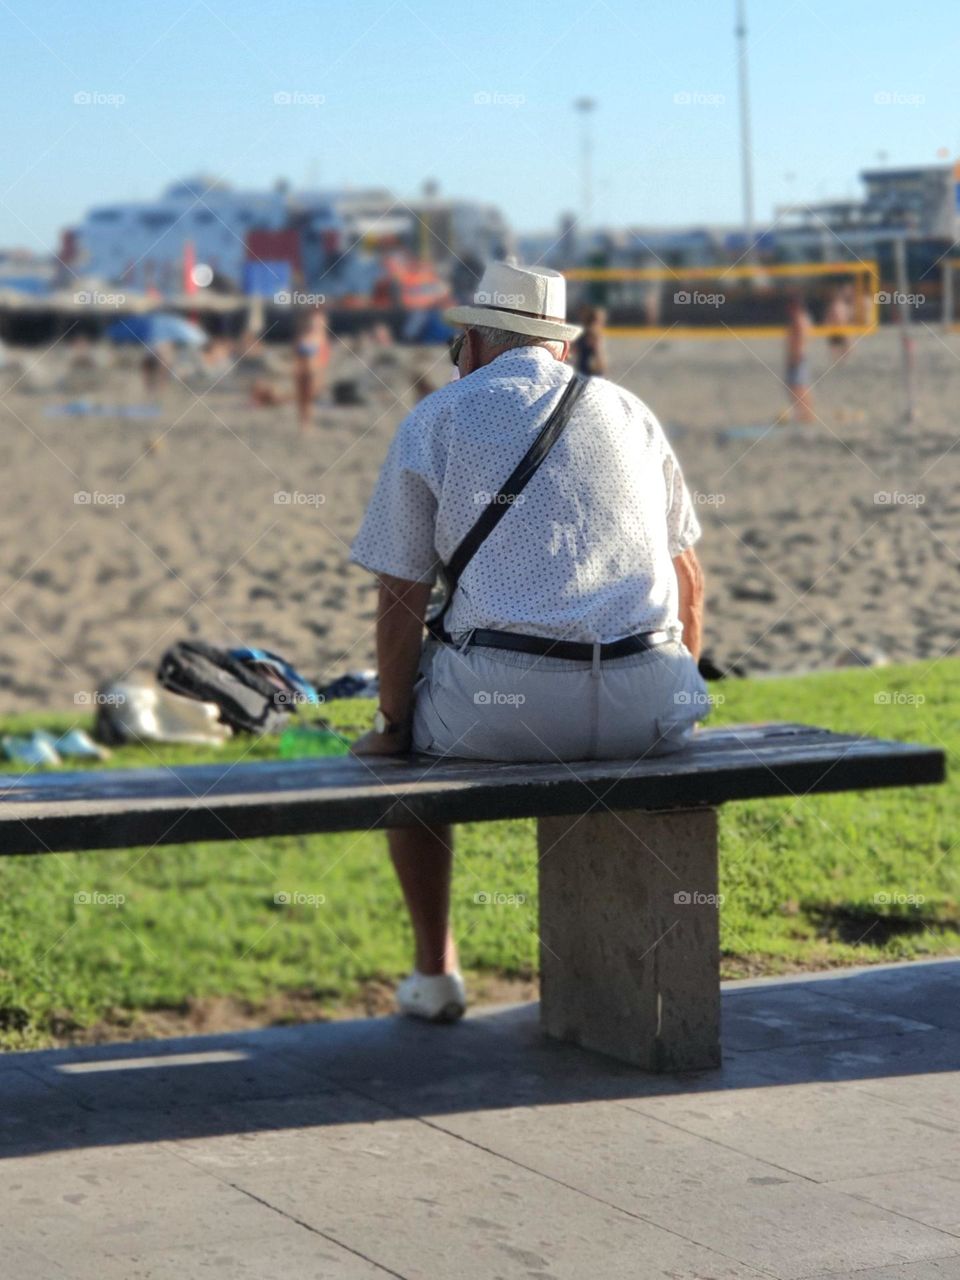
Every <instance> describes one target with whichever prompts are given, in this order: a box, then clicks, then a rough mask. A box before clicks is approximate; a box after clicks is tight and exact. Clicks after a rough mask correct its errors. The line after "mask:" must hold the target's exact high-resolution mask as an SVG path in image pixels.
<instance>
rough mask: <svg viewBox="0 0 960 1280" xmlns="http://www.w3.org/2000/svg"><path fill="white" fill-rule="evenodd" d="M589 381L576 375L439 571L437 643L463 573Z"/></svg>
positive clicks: (430, 625) (433, 622) (430, 624)
mask: <svg viewBox="0 0 960 1280" xmlns="http://www.w3.org/2000/svg"><path fill="white" fill-rule="evenodd" d="M588 381H589V379H588V378H585V377H584V376H583V374H581V373H576V372H575V373H574V374H573V377H572V378H571V379H570V381H569V382H568V383H567V385H566V387H565V388H564V391H563V395H562V396H561V397H560V399H559V400H558V401H557V404H556V407H555V408H554V410H553V412H552V413H551V414H550V416H549V418H547V420H546V422H545V423H544V424H543V426H542V427H541V428H540V430H539V432H538V433H537V437H536V439H535V440H534V441H533V443H532V444H531V446H530V448H529V449H528V450H527V452H526V453H525V454H524V455H523V457H522V458H521V459H520V461H519V462H518V463H517V465H516V467H514V469H513V471H512V472H511V473H510V475H509V477H508V478H507V480H506V481H505V483H504V484H503V485H502V487H501V488H500V489H499V490H498V491H497V493H496V494H494V497H493V499H492V501H491V502H489V503H488V504H487V506H485V507H484V509H483V511H482V512H481V513H480V515H479V517H478V518H477V520H476V522H475V524H474V525H473V527H472V528H471V529H470V530H469V531H468V532H467V533H466V534H465V535H464V537H463V538H462V540H461V541H460V544H459V545H458V547H457V549H456V551H454V553H453V555H452V556H451V557H450V559H449V560H448V561H447V563H446V564H445V565H442V566H441V568H440V577H441V580H442V581H443V584H444V586H445V588H446V596H445V597H444V601H443V604H442V605H441V606H440V608H439V609H438V610H437V612H436V613H435V614H434V615H433V616H432V617H431V618H428V619H427V629H428V630H429V631H430V633H431V634H432V635H434V636H436V638H437V639H438V640H448V639H449V636H448V635H447V632H446V628H445V627H444V626H443V618H444V615H445V614H446V612H447V610H448V609H449V608H450V604H451V602H452V600H453V595H454V592H455V591H456V589H457V584H458V583H459V581H460V578H461V577H462V575H463V571H464V569H466V567H467V565H468V564H469V563H470V561H471V560H472V559H473V557H474V556H475V555H476V554H477V552H478V551H479V549H480V547H481V546H482V544H483V543H484V542H485V541H486V539H487V538H488V537H489V536H490V534H491V533H493V531H494V529H495V528H496V527H497V525H498V524H499V523H500V521H501V520H502V519H503V517H504V516H505V515H506V514H507V512H508V511H509V509H510V508H511V507H512V506H515V505H516V499H517V497H519V495H520V494H521V493H522V492H523V490H524V489H525V488H526V486H527V485H528V484H529V483H530V481H531V480H532V479H533V477H534V475H536V473H537V471H538V469H539V467H540V465H541V464H542V462H543V460H544V459H545V458H546V456H547V454H548V453H549V452H550V450H551V449H552V448H553V446H554V445H555V444H556V442H557V441H558V440H559V439H560V436H561V433H562V432H563V429H564V427H565V426H566V425H567V423H568V422H569V421H570V418H571V417H572V416H573V411H574V409H575V408H576V407H577V401H578V400H579V399H580V397H581V395H583V392H584V389H585V387H586V385H587V382H588Z"/></svg>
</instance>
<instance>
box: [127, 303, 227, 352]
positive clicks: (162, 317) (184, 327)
mask: <svg viewBox="0 0 960 1280" xmlns="http://www.w3.org/2000/svg"><path fill="white" fill-rule="evenodd" d="M107 337H108V338H109V339H110V341H111V342H117V343H124V342H139V343H142V345H143V346H146V347H150V346H155V345H156V344H157V343H160V342H169V343H171V344H172V345H173V346H176V347H204V346H206V344H207V342H208V341H209V338H208V337H207V335H206V333H204V331H203V329H201V328H200V326H199V325H198V324H194V323H193V322H192V321H190V320H184V319H183V317H182V316H175V315H171V314H169V313H168V312H164V311H156V312H153V313H152V314H151V315H146V316H127V317H125V318H124V319H123V320H118V321H117V322H116V323H115V324H112V325H111V326H110V328H109V329H108V330H107Z"/></svg>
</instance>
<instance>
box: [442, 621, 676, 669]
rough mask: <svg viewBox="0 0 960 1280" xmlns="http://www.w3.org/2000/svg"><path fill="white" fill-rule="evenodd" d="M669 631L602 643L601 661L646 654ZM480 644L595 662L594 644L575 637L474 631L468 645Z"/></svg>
mask: <svg viewBox="0 0 960 1280" xmlns="http://www.w3.org/2000/svg"><path fill="white" fill-rule="evenodd" d="M672 639H673V637H672V636H671V634H670V632H669V631H646V632H643V633H642V634H638V635H634V636H624V638H623V639H622V640H611V641H610V643H609V644H601V645H600V659H601V661H603V660H605V659H609V658H625V657H627V656H628V654H631V653H643V652H644V651H645V650H647V649H655V648H656V647H657V645H661V644H667V642H668V641H670V640H672ZM471 645H479V646H480V647H481V648H483V649H512V650H513V651H514V652H515V653H533V654H537V655H538V656H539V657H541V658H566V659H568V660H569V661H570V662H592V661H593V650H594V646H593V645H592V644H581V643H579V642H577V641H574V640H549V639H547V637H546V636H525V635H520V634H519V633H518V632H516V631H484V630H482V629H479V630H475V631H471V632H470V634H469V636H468V637H467V640H466V644H465V646H464V647H465V648H468V647H470V646H471Z"/></svg>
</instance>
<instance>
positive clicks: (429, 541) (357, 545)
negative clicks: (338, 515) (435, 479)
mask: <svg viewBox="0 0 960 1280" xmlns="http://www.w3.org/2000/svg"><path fill="white" fill-rule="evenodd" d="M421 418H422V415H420V414H417V413H416V412H414V413H412V414H410V416H409V417H407V418H405V419H404V420H403V422H401V424H400V426H399V427H398V428H397V433H396V435H395V436H394V437H393V442H392V443H391V445H390V449H389V451H388V453H387V457H386V461H385V462H384V464H383V469H382V470H381V472H380V478H379V479H378V481H377V486H376V488H375V489H374V491H373V497H372V498H371V499H370V504H369V506H368V507H367V511H366V515H365V516H364V518H363V523H362V525H361V526H360V532H359V533H358V534H357V536H356V538H355V539H354V541H353V545H352V547H351V548H350V559H351V560H353V561H355V562H356V563H357V564H361V565H363V567H364V568H365V569H369V570H370V571H371V572H372V573H388V574H390V575H391V576H392V577H395V578H405V579H406V580H407V581H408V582H426V583H432V582H433V581H434V579H435V578H436V576H437V565H438V556H437V552H436V548H435V545H434V535H435V529H436V521H437V499H436V496H435V494H434V491H433V488H432V487H431V484H430V476H429V465H428V452H427V450H425V449H424V448H423V436H424V433H425V432H426V431H428V430H429V427H428V424H427V423H426V422H424V421H421Z"/></svg>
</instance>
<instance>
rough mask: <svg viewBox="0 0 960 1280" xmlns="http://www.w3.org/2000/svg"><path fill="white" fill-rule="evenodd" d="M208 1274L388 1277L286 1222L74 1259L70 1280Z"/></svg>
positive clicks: (338, 1279) (166, 1279)
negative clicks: (242, 1234)
mask: <svg viewBox="0 0 960 1280" xmlns="http://www.w3.org/2000/svg"><path fill="white" fill-rule="evenodd" d="M278 1221H280V1222H284V1219H282V1218H278ZM64 1274H66V1273H64ZM211 1275H220V1276H223V1277H225V1280H278V1278H279V1277H281V1276H282V1277H284V1280H385V1276H386V1275H387V1273H386V1272H384V1271H383V1270H382V1268H380V1267H378V1266H375V1265H374V1264H373V1263H371V1262H368V1261H366V1260H365V1259H364V1258H362V1257H360V1256H359V1255H357V1254H355V1253H351V1252H350V1251H349V1250H348V1249H344V1248H342V1247H341V1246H340V1245H337V1244H334V1243H332V1242H331V1241H329V1240H325V1239H324V1237H323V1236H320V1235H317V1234H316V1232H313V1231H310V1230H308V1229H307V1228H306V1227H302V1226H300V1225H299V1224H298V1223H295V1222H289V1223H288V1224H287V1227H286V1229H285V1230H281V1231H280V1232H276V1233H270V1234H267V1233H266V1232H265V1233H263V1234H262V1235H260V1236H258V1237H256V1238H253V1239H250V1238H245V1239H242V1240H236V1239H234V1240H225V1239H224V1240H212V1241H202V1242H200V1243H194V1244H190V1245H179V1246H176V1245H174V1246H172V1247H168V1248H166V1249H139V1248H137V1249H134V1250H132V1251H131V1252H129V1253H113V1254H104V1253H97V1254H94V1255H92V1256H89V1255H88V1256H86V1257H82V1258H77V1259H76V1260H75V1262H74V1264H73V1270H72V1271H71V1273H70V1280H209V1277H210V1276H211Z"/></svg>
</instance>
